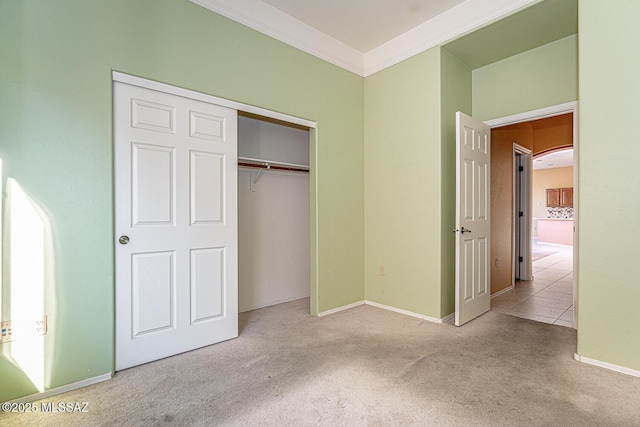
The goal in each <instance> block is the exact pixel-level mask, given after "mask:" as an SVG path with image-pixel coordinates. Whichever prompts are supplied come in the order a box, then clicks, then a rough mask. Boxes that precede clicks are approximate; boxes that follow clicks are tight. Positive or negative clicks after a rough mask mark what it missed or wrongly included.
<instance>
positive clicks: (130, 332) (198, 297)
mask: <svg viewBox="0 0 640 427" xmlns="http://www.w3.org/2000/svg"><path fill="white" fill-rule="evenodd" d="M114 133H115V141H114V151H115V155H114V163H115V164H114V166H115V168H114V176H115V178H114V179H115V206H116V211H115V233H116V234H115V240H116V242H115V246H116V251H115V258H116V370H121V369H125V368H128V367H131V366H135V365H139V364H142V363H146V362H150V361H152V360H157V359H160V358H163V357H167V356H171V355H174V354H178V353H181V352H185V351H188V350H192V349H195V348H198V347H202V346H206V345H209V344H214V343H217V342H220V341H223V340H227V339H230V338H235V337H237V336H238V315H237V314H238V289H237V281H238V279H237V269H238V267H237V265H238V259H237V253H238V249H237V247H238V245H237V111H235V110H232V109H229V108H225V107H220V106H217V105H213V104H209V103H206V102H202V101H197V100H194V99H189V98H185V97H181V96H176V95H171V94H168V93H164V92H158V91H154V90H150V89H145V88H141V87H138V86H133V85H128V84H124V83H120V82H115V83H114Z"/></svg>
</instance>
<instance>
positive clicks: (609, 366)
mask: <svg viewBox="0 0 640 427" xmlns="http://www.w3.org/2000/svg"><path fill="white" fill-rule="evenodd" d="M573 358H574V359H576V360H577V361H578V362H582V363H586V364H587V365H593V366H598V367H600V368H605V369H609V370H611V371H616V372H620V373H623V374H627V375H631V376H633V377H640V371H636V370H635V369H631V368H625V367H624V366H618V365H614V364H613V363H607V362H602V361H600V360H596V359H591V358H589V357H584V356H580V355H579V354H578V353H573Z"/></svg>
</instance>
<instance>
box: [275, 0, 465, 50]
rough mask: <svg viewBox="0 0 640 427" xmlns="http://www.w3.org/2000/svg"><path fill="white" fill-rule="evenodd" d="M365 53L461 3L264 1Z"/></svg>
mask: <svg viewBox="0 0 640 427" xmlns="http://www.w3.org/2000/svg"><path fill="white" fill-rule="evenodd" d="M263 2H264V3H267V4H270V5H271V6H273V7H275V8H276V9H279V10H281V11H282V12H284V13H286V14H288V15H290V16H292V17H294V18H296V19H298V20H300V21H302V22H304V23H306V24H308V25H310V26H312V27H313V28H315V29H317V30H320V31H322V32H323V33H325V34H328V35H329V36H331V37H333V38H335V39H337V40H340V41H341V42H343V43H345V44H347V45H349V46H351V47H352V48H354V49H356V50H358V51H360V52H362V53H366V52H369V51H370V50H371V49H373V48H375V47H378V46H380V45H381V44H383V43H385V42H387V41H389V40H391V39H394V38H396V37H397V36H399V35H400V34H402V33H405V32H407V31H409V30H410V29H412V28H415V27H417V26H418V25H420V24H422V23H424V22H427V21H429V20H430V19H432V18H435V17H436V16H438V15H440V14H441V13H443V12H446V11H447V10H449V9H451V8H453V7H455V6H457V5H459V4H460V3H462V2H464V0H392V1H390V0H349V1H344V0H321V1H318V0H263Z"/></svg>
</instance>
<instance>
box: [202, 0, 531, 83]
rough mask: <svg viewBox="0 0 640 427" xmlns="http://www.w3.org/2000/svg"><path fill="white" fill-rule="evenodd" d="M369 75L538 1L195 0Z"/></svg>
mask: <svg viewBox="0 0 640 427" xmlns="http://www.w3.org/2000/svg"><path fill="white" fill-rule="evenodd" d="M190 1H191V2H192V3H195V4H198V5H200V6H203V7H205V8H207V9H209V10H211V11H213V12H215V13H218V14H220V15H222V16H225V17H227V18H230V19H232V20H234V21H237V22H239V23H241V24H243V25H246V26H248V27H250V28H253V29H254V30H257V31H260V32H262V33H264V34H266V35H268V36H271V37H273V38H275V39H277V40H280V41H282V42H284V43H287V44H289V45H291V46H293V47H296V48H298V49H300V50H303V51H305V52H307V53H310V54H312V55H315V56H317V57H319V58H321V59H323V60H325V61H328V62H331V63H332V64H335V65H337V66H339V67H342V68H344V69H346V70H348V71H351V72H353V73H356V74H358V75H361V76H368V75H370V74H373V73H376V72H378V71H380V70H383V69H384V68H387V67H389V66H391V65H394V64H396V63H398V62H400V61H403V60H405V59H407V58H410V57H412V56H414V55H416V54H418V53H420V52H423V51H425V50H428V49H430V48H432V47H435V46H438V45H441V44H443V43H445V42H448V41H451V40H453V39H455V38H457V37H459V36H462V35H464V34H467V33H469V32H471V31H473V30H474V29H477V28H480V27H482V26H484V25H487V24H489V23H491V22H494V21H497V20H499V19H501V18H503V17H505V16H508V15H511V14H513V13H515V12H517V11H519V10H521V9H524V8H526V7H528V6H531V5H534V4H537V3H540V1H541V0H346V1H345V0H190Z"/></svg>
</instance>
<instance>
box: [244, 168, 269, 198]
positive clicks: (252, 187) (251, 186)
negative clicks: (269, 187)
mask: <svg viewBox="0 0 640 427" xmlns="http://www.w3.org/2000/svg"><path fill="white" fill-rule="evenodd" d="M265 166H266V169H267V170H269V169H271V166H270V165H269V163H265ZM263 173H264V169H260V170H259V171H258V174H257V175H256V177H255V179H254V178H253V174H251V178H250V180H251V181H250V182H249V189H250V190H251V191H252V192H254V193H255V192H256V191H258V182H259V181H260V178H261V177H262V174H263Z"/></svg>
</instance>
